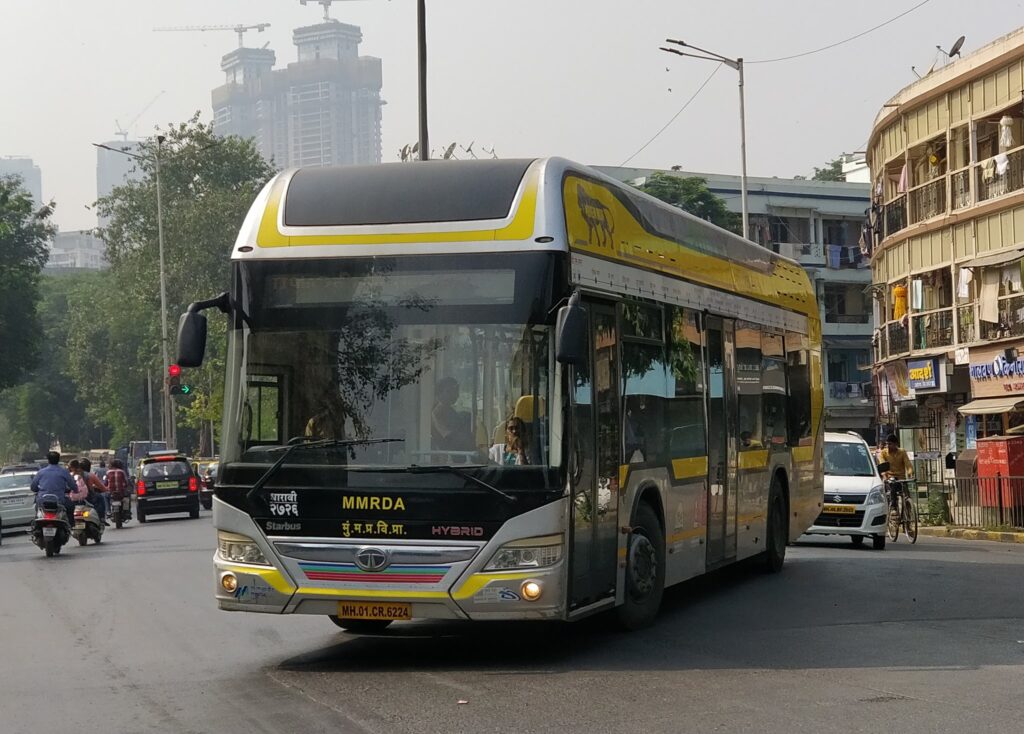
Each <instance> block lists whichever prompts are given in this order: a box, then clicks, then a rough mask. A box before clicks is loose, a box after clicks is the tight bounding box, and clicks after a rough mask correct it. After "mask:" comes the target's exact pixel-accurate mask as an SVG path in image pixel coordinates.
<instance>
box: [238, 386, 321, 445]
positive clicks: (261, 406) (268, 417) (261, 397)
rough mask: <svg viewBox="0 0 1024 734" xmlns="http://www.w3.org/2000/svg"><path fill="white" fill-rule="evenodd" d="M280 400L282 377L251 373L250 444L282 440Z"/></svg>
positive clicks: (249, 404) (248, 398)
mask: <svg viewBox="0 0 1024 734" xmlns="http://www.w3.org/2000/svg"><path fill="white" fill-rule="evenodd" d="M280 400H281V390H280V379H279V377H278V376H277V375H249V390H248V396H247V399H246V421H247V426H246V430H247V432H248V435H249V439H248V440H249V443H250V444H260V443H277V442H278V441H279V440H280V439H279V437H280V435H281V407H280ZM311 420H312V419H311Z"/></svg>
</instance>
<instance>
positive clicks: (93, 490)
mask: <svg viewBox="0 0 1024 734" xmlns="http://www.w3.org/2000/svg"><path fill="white" fill-rule="evenodd" d="M78 465H79V466H80V467H81V468H82V478H83V479H84V480H85V486H86V487H88V488H89V504H91V505H92V506H93V507H95V508H96V512H98V513H99V515H100V520H101V521H102V522H103V524H104V525H110V523H109V522H107V504H108V503H107V487H106V485H105V484H103V482H101V481H100V478H99V477H97V476H96V475H95V474H93V473H92V462H91V461H89V460H88V459H79V460H78Z"/></svg>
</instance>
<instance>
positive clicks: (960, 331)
mask: <svg viewBox="0 0 1024 734" xmlns="http://www.w3.org/2000/svg"><path fill="white" fill-rule="evenodd" d="M956 328H957V336H958V338H959V339H960V343H961V344H970V343H971V342H973V341H977V340H978V329H977V322H976V321H975V320H974V304H973V303H968V304H965V305H963V306H958V307H957V309H956Z"/></svg>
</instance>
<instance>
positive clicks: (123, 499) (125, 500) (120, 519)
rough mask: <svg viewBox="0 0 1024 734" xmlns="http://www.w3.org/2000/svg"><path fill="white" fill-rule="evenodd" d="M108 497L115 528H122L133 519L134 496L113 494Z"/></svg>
mask: <svg viewBox="0 0 1024 734" xmlns="http://www.w3.org/2000/svg"><path fill="white" fill-rule="evenodd" d="M107 497H108V499H109V500H110V518H111V519H112V520H113V521H114V527H115V528H120V527H121V526H122V525H123V524H124V523H126V522H128V521H129V520H131V519H132V495H131V493H130V492H111V493H110V494H109V495H107Z"/></svg>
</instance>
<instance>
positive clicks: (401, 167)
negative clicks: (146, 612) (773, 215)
mask: <svg viewBox="0 0 1024 734" xmlns="http://www.w3.org/2000/svg"><path fill="white" fill-rule="evenodd" d="M231 259H232V268H231V284H230V290H229V291H228V292H226V293H224V294H222V295H221V296H218V297H216V298H211V299H210V300H208V301H202V302H198V303H195V304H193V305H192V306H191V307H190V308H189V310H188V312H187V313H186V314H183V315H182V317H181V322H180V325H179V356H178V362H179V364H181V365H183V366H195V365H197V364H199V363H201V361H202V358H203V349H204V343H205V333H206V321H205V319H206V317H205V315H204V314H202V313H201V312H202V311H203V310H204V309H208V308H211V307H217V308H219V309H220V310H221V311H223V312H224V313H226V314H227V318H228V320H229V332H228V333H229V337H228V356H227V371H226V386H225V387H226V389H225V406H224V416H225V417H224V429H223V447H222V455H221V461H220V474H219V476H218V478H217V486H216V488H215V497H214V508H213V511H214V525H215V526H216V529H217V534H218V550H217V551H216V554H215V556H214V567H215V576H216V585H215V593H216V599H217V603H218V605H219V607H220V608H221V609H225V610H234V611H251V612H269V613H296V614H320V615H324V616H327V617H330V618H331V619H332V620H333V621H334V622H335V623H336V624H338V625H339V626H341V627H344V628H346V629H349V630H364V631H365V630H375V629H380V628H382V627H385V626H386V625H387V624H389V623H390V622H391V621H394V620H405V619H415V618H434V619H463V620H493V619H560V620H567V619H568V620H571V619H576V618H579V617H582V616H585V615H588V614H591V613H594V612H598V611H602V610H606V609H612V608H616V609H617V612H618V614H619V615H620V617H621V619H622V621H623V622H624V623H625V624H626V625H627V626H629V627H639V626H643V625H645V624H649V623H650V622H651V621H652V620H653V619H654V617H655V615H656V614H657V611H658V607H659V605H660V602H661V597H662V592H663V589H664V588H665V587H666V586H670V585H672V584H676V583H679V582H681V581H683V580H685V579H688V578H692V577H694V576H698V575H700V574H703V573H705V572H706V571H709V570H711V569H716V568H719V567H721V566H724V565H727V564H730V563H733V562H736V561H740V560H742V559H746V558H752V557H757V558H758V560H759V562H761V563H763V565H764V567H765V568H766V569H768V570H770V571H778V570H779V569H780V568H781V567H782V564H783V560H784V558H785V552H786V545H787V543H788V542H789V541H790V540H793V539H795V538H796V537H797V536H799V535H800V534H801V533H802V532H803V531H804V530H805V529H806V528H807V527H809V526H810V525H811V523H812V521H813V520H814V518H815V517H816V516H817V514H818V512H819V510H820V506H821V501H822V465H821V447H822V445H821V442H822V432H821V425H822V385H821V364H820V361H821V356H820V333H821V332H820V323H819V317H818V307H817V304H816V302H815V298H814V291H813V289H812V286H811V283H810V282H809V280H808V277H807V275H806V274H805V272H804V271H803V270H802V269H801V268H800V267H799V265H797V264H796V263H794V262H792V261H790V260H787V259H785V258H782V257H779V256H778V255H775V254H773V253H771V252H769V251H767V250H765V249H763V248H761V247H758V246H757V245H755V244H753V243H751V242H749V241H747V240H744V239H742V238H740V237H737V236H735V235H732V234H730V233H728V232H726V231H724V230H721V229H719V228H717V227H714V226H712V225H710V224H708V223H706V222H703V221H701V220H699V219H697V218H695V217H692V216H690V215H688V214H686V213H683V212H682V211H680V210H679V209H676V208H674V207H671V206H668V205H666V204H664V203H662V202H660V201H657V200H655V199H653V198H651V197H649V196H647V195H645V194H643V193H641V192H639V191H636V190H634V189H632V188H629V187H628V186H624V185H622V184H620V183H618V182H616V181H614V180H612V179H610V178H608V177H606V176H603V175H601V174H600V173H598V172H596V171H593V170H591V169H588V168H586V167H584V166H580V165H577V164H574V163H571V162H569V161H567V160H563V159H558V158H548V159H540V160H500V161H498V160H495V161H466V162H447V161H446V162H440V161H438V162H429V163H423V164H394V165H390V164H388V165H379V166H350V167H340V168H316V169H298V170H291V171H286V172H283V173H281V174H279V175H278V176H277V177H276V178H274V179H273V180H272V181H271V182H270V183H269V184H268V185H267V186H266V187H265V188H264V190H263V191H262V192H261V193H260V195H259V196H258V197H257V199H256V201H255V202H254V204H253V206H252V208H251V210H250V211H249V214H248V216H247V217H246V219H245V222H244V224H243V226H242V229H241V232H240V234H239V236H238V239H237V242H236V243H235V246H234V248H233V250H232V253H231Z"/></svg>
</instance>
